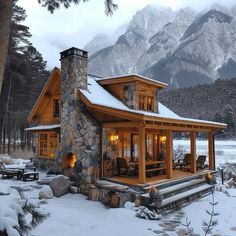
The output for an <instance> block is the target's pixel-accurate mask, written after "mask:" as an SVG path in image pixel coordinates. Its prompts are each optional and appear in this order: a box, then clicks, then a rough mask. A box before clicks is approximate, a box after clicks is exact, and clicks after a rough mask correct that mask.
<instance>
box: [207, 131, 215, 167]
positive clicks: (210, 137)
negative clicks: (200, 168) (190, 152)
mask: <svg viewBox="0 0 236 236" xmlns="http://www.w3.org/2000/svg"><path fill="white" fill-rule="evenodd" d="M213 148H214V145H213V134H212V132H208V156H209V169H210V170H213V169H214V166H215V165H214V157H213V155H214V154H213V153H214V150H213Z"/></svg>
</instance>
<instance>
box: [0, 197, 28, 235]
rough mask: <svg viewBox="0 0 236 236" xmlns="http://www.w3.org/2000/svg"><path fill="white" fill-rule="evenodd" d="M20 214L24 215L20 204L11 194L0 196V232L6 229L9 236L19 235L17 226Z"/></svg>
mask: <svg viewBox="0 0 236 236" xmlns="http://www.w3.org/2000/svg"><path fill="white" fill-rule="evenodd" d="M18 214H21V215H23V214H24V213H23V211H22V208H21V206H20V204H18V203H17V202H16V201H14V200H13V199H12V198H11V197H9V196H1V197H0V232H3V231H4V230H6V232H7V234H8V235H9V236H19V235H20V234H19V232H18V231H17V230H16V228H18V227H19V224H18Z"/></svg>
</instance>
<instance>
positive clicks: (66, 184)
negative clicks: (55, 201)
mask: <svg viewBox="0 0 236 236" xmlns="http://www.w3.org/2000/svg"><path fill="white" fill-rule="evenodd" d="M70 186H71V182H70V179H69V178H68V177H66V176H64V175H58V176H56V177H55V178H53V180H52V181H51V182H50V187H51V188H52V191H53V195H54V196H55V197H60V196H63V195H65V194H66V193H68V192H69V190H70Z"/></svg>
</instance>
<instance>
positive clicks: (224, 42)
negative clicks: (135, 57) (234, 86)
mask: <svg viewBox="0 0 236 236" xmlns="http://www.w3.org/2000/svg"><path fill="white" fill-rule="evenodd" d="M235 39H236V21H235V19H234V18H233V17H232V16H231V15H228V14H225V13H223V12H221V11H218V10H215V9H212V10H209V11H208V12H206V13H205V14H203V15H199V16H198V17H197V18H196V19H195V20H194V21H193V22H192V24H191V25H190V26H189V27H188V28H187V29H186V31H185V32H184V34H183V36H182V38H181V39H180V44H179V45H177V47H176V48H175V50H174V52H173V53H172V54H171V55H169V56H167V57H166V58H164V59H163V60H161V61H159V62H157V63H155V64H154V65H152V66H151V67H149V68H147V69H145V70H144V71H143V72H142V73H143V74H144V75H146V76H149V77H151V78H155V77H156V75H159V77H160V78H161V80H162V81H165V82H167V83H169V84H170V86H171V87H173V88H179V87H189V86H193V85H197V84H202V83H212V82H213V81H215V80H216V79H217V78H219V77H220V78H227V77H228V78H232V77H233V76H235V75H236V74H235V72H236V71H235V69H234V66H235V62H236V54H235V53H236V40H235Z"/></svg>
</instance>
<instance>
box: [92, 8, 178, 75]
mask: <svg viewBox="0 0 236 236" xmlns="http://www.w3.org/2000/svg"><path fill="white" fill-rule="evenodd" d="M173 16H174V13H173V11H172V10H171V9H170V8H164V7H156V6H153V5H148V6H147V7H145V8H144V9H142V10H140V11H138V12H137V13H136V14H135V15H134V16H133V18H132V20H131V22H130V23H129V25H128V27H127V30H126V32H125V33H124V34H122V35H121V36H120V37H119V38H118V39H117V41H116V42H115V44H114V45H113V46H110V47H106V48H104V49H102V50H100V51H98V52H96V53H95V54H93V55H92V56H91V57H90V60H89V72H90V73H92V74H97V75H100V76H111V75H118V74H119V75H120V74H127V73H134V72H136V70H135V64H136V62H137V61H138V60H139V58H140V56H142V55H143V53H144V52H145V51H146V50H147V49H148V47H149V43H148V40H149V38H150V37H151V36H153V35H154V34H155V33H156V32H158V31H159V30H160V29H161V28H162V27H163V26H164V25H165V24H167V23H168V22H169V21H170V20H171V19H172V18H173Z"/></svg>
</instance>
